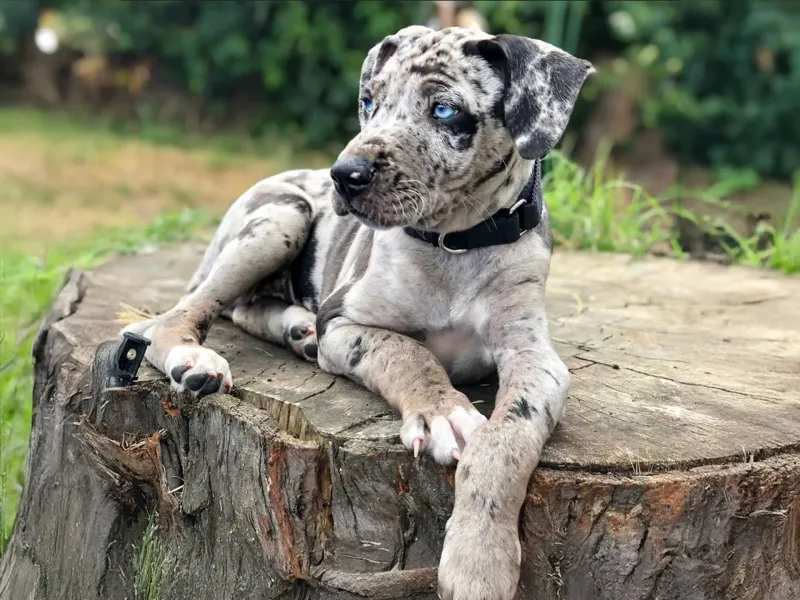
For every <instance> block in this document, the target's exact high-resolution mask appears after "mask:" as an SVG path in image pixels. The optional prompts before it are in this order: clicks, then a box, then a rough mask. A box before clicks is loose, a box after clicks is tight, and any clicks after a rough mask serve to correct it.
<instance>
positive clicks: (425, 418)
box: [317, 317, 486, 465]
mask: <svg viewBox="0 0 800 600" xmlns="http://www.w3.org/2000/svg"><path fill="white" fill-rule="evenodd" d="M317 333H318V336H319V337H318V343H319V364H320V367H322V368H323V369H325V370H326V371H328V372H331V373H337V374H340V375H345V376H346V377H349V378H350V379H353V380H354V381H356V382H358V383H360V384H362V385H363V386H364V387H366V388H368V389H370V390H372V391H373V392H375V393H377V394H380V395H381V396H383V398H384V399H386V401H387V402H388V403H389V404H390V405H391V406H392V407H394V408H395V409H396V410H397V411H398V412H399V413H400V414H401V415H402V417H403V425H402V428H401V431H400V437H401V439H402V441H403V444H404V445H405V447H406V448H408V449H409V450H411V451H413V452H414V454H415V455H416V454H417V453H418V452H420V451H422V452H427V453H428V454H430V455H431V456H433V458H434V459H435V460H436V461H437V462H438V463H440V464H443V465H449V464H452V463H453V462H454V461H455V460H457V459H458V458H459V456H460V452H461V451H462V450H463V448H464V444H465V443H466V441H467V440H468V439H469V438H470V436H471V435H472V433H473V431H475V429H476V428H477V427H478V425H481V424H482V423H483V422H485V421H486V418H485V417H484V416H483V415H481V414H480V413H479V412H478V411H477V410H475V408H474V407H473V406H472V404H470V402H469V400H468V399H467V397H466V396H465V395H464V394H462V393H461V392H459V391H458V390H456V389H455V388H454V387H453V385H452V384H451V383H450V379H449V378H448V376H447V373H446V372H445V370H444V368H443V367H442V365H441V364H440V363H439V361H438V360H436V357H435V356H434V355H433V354H432V353H431V352H430V350H428V348H426V347H425V346H423V345H422V344H420V343H419V342H417V341H416V340H414V339H412V338H409V337H407V336H404V335H401V334H399V333H395V332H392V331H388V330H385V329H378V328H375V327H366V326H364V325H358V324H355V323H352V322H350V321H348V320H346V319H344V318H341V317H340V318H336V319H334V320H332V321H330V322H329V323H326V324H324V325H321V324H320V325H318V332H317Z"/></svg>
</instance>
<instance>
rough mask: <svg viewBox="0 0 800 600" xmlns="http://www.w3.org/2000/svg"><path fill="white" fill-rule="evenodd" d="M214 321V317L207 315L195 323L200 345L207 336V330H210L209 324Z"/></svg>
mask: <svg viewBox="0 0 800 600" xmlns="http://www.w3.org/2000/svg"><path fill="white" fill-rule="evenodd" d="M213 320H214V315H211V314H207V315H205V316H204V317H203V318H202V319H200V320H199V321H198V322H197V337H198V339H199V341H200V343H201V344H202V343H203V342H204V341H205V340H206V336H208V330H209V329H211V323H212V321H213Z"/></svg>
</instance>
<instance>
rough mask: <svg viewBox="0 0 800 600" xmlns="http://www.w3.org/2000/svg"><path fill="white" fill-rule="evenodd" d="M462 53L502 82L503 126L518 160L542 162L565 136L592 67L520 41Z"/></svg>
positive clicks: (483, 44)
mask: <svg viewBox="0 0 800 600" xmlns="http://www.w3.org/2000/svg"><path fill="white" fill-rule="evenodd" d="M464 52H465V54H467V55H469V56H480V57H481V58H483V59H484V60H486V61H488V62H489V64H491V65H492V67H493V68H494V69H495V71H496V72H497V73H498V75H499V76H500V78H501V79H502V81H503V85H504V89H503V110H504V114H505V123H506V127H507V128H508V131H509V133H510V134H511V137H512V138H513V139H514V143H515V144H516V145H517V150H518V151H519V153H520V156H522V158H525V159H527V160H534V159H537V158H542V157H543V156H544V155H545V154H547V152H549V151H550V150H551V149H552V148H553V147H554V146H555V145H556V144H557V143H558V141H559V140H560V139H561V136H562V135H564V130H565V129H566V128H567V123H568V122H569V117H570V115H571V114H572V109H573V108H574V107H575V101H576V100H577V99H578V93H579V92H580V91H581V88H582V87H583V83H584V82H585V81H586V78H587V77H588V76H589V75H590V74H592V73H593V72H594V67H592V64H591V63H590V62H589V61H586V60H581V59H579V58H575V57H574V56H572V55H571V54H569V53H567V52H564V51H563V50H561V49H559V48H556V47H555V46H551V45H550V44H547V43H545V42H542V41H540V40H533V39H530V38H526V37H521V36H517V35H498V36H496V37H493V38H488V39H483V40H474V41H469V42H466V43H465V44H464Z"/></svg>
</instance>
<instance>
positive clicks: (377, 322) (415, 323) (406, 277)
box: [347, 263, 494, 383]
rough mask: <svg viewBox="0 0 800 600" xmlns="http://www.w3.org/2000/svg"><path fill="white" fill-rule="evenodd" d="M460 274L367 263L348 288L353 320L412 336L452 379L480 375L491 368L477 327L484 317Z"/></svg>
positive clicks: (349, 305) (465, 280) (463, 275)
mask: <svg viewBox="0 0 800 600" xmlns="http://www.w3.org/2000/svg"><path fill="white" fill-rule="evenodd" d="M470 281H474V278H472V279H471V278H470V276H469V274H468V273H462V274H461V275H460V276H459V277H452V276H451V277H432V276H431V272H430V271H429V270H427V269H424V270H418V269H416V268H415V266H414V265H413V264H409V263H405V264H403V265H392V264H391V263H389V264H383V265H382V268H381V269H370V270H369V271H368V272H367V273H366V274H365V276H364V278H363V279H362V280H361V281H359V282H358V283H357V284H356V285H355V286H354V287H353V291H352V293H350V294H348V301H347V314H348V317H350V318H352V319H353V320H354V321H355V322H357V323H361V324H363V325H370V326H373V327H381V328H384V329H389V330H392V331H396V332H398V333H403V334H406V335H409V336H411V337H414V338H415V339H417V340H419V341H420V342H422V343H423V344H425V345H426V346H427V347H428V348H429V349H430V350H431V352H432V353H433V354H434V356H436V358H437V359H438V360H439V362H440V363H441V364H442V365H443V366H444V368H445V370H447V372H448V374H449V375H450V377H451V379H452V380H453V381H454V382H456V383H461V382H468V381H474V380H477V379H480V378H482V377H484V376H486V375H488V374H489V373H490V372H491V371H492V370H493V369H494V361H493V359H492V354H491V352H490V350H489V348H488V347H487V346H486V344H485V342H484V338H483V337H482V335H481V330H482V328H483V326H484V322H485V320H486V316H487V315H486V312H485V309H484V308H483V304H482V303H481V302H478V301H477V299H476V291H475V289H474V288H473V286H472V285H469V284H467V283H465V282H470Z"/></svg>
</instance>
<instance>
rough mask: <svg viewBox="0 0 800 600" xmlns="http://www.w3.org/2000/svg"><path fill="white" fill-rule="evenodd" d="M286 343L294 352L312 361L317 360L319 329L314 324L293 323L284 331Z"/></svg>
mask: <svg viewBox="0 0 800 600" xmlns="http://www.w3.org/2000/svg"><path fill="white" fill-rule="evenodd" d="M283 342H284V345H285V346H286V347H287V348H288V349H289V350H291V351H292V352H293V353H294V354H296V355H297V356H299V357H300V358H302V359H305V360H307V361H310V362H316V361H317V355H318V353H319V347H318V346H317V331H316V329H315V328H314V326H313V325H292V326H291V327H289V328H288V329H287V330H286V331H284V333H283Z"/></svg>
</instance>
